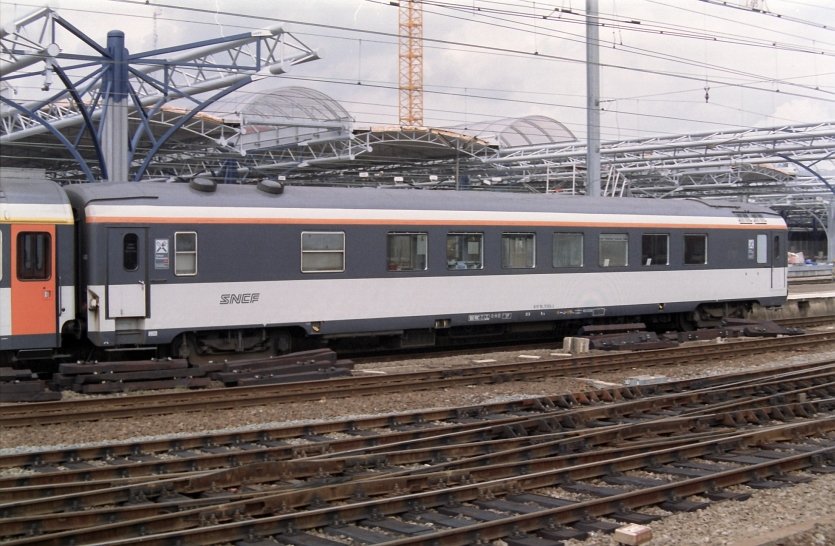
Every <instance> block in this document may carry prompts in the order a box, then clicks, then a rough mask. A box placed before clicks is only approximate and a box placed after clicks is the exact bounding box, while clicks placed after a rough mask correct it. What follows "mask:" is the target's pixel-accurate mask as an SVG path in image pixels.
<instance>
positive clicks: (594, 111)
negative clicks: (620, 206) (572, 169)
mask: <svg viewBox="0 0 835 546" xmlns="http://www.w3.org/2000/svg"><path fill="white" fill-rule="evenodd" d="M597 25H598V18H597V0H586V128H587V131H588V136H587V141H588V147H587V151H586V195H588V196H593V197H597V196H599V195H600V51H599V49H598V44H599V39H598V34H599V32H598V27H597Z"/></svg>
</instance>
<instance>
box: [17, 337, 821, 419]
mask: <svg viewBox="0 0 835 546" xmlns="http://www.w3.org/2000/svg"><path fill="white" fill-rule="evenodd" d="M832 341H835V332H818V333H812V334H804V335H799V336H791V337H783V338H767V339H756V340H746V341H734V342H728V343H723V344H717V345H700V346H698V347H697V348H693V347H675V348H671V349H658V350H653V351H642V352H641V353H640V354H634V353H628V354H624V353H617V354H607V355H589V356H582V357H577V358H572V359H560V360H545V361H537V362H535V363H532V362H516V363H511V364H498V365H490V366H479V367H477V368H470V369H447V370H434V371H428V372H412V373H399V374H392V375H385V376H374V377H348V378H336V379H328V380H320V381H312V382H306V383H293V384H282V385H260V386H255V387H231V388H224V389H208V390H198V391H190V392H187V393H176V394H175V393H164V394H152V395H138V396H130V397H120V398H104V399H98V398H97V399H84V400H67V401H57V402H34V403H26V404H20V405H15V406H3V407H0V426H3V427H12V426H26V425H42V424H50V423H65V422H77V421H91V420H92V421H94V420H101V419H103V418H124V417H135V416H148V415H158V414H164V413H173V412H186V411H199V410H207V409H228V408H233V407H242V406H253V405H261V404H266V403H270V404H277V403H289V402H304V401H310V400H320V399H323V398H327V399H336V398H344V397H348V396H369V395H378V394H380V393H381V392H386V393H397V392H405V391H414V390H430V389H434V388H438V387H439V386H443V387H449V386H452V385H471V384H479V383H497V382H505V381H519V380H523V379H525V380H532V379H536V378H541V377H546V376H547V377H559V376H566V375H571V376H577V375H583V374H588V373H599V372H604V371H612V370H620V369H622V368H624V367H626V366H630V367H631V366H635V365H640V366H642V367H650V366H662V365H669V364H681V363H687V362H697V361H704V360H709V359H711V358H716V357H723V358H727V357H730V356H735V355H739V354H750V353H752V352H754V351H766V350H785V349H789V348H793V347H798V346H813V345H817V344H822V343H829V342H832Z"/></svg>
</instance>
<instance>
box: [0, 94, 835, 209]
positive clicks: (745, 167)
mask: <svg viewBox="0 0 835 546" xmlns="http://www.w3.org/2000/svg"><path fill="white" fill-rule="evenodd" d="M184 106H189V105H182V104H178V103H170V104H168V105H165V106H163V107H162V108H160V109H159V110H157V111H155V112H153V113H152V114H151V116H150V124H149V125H150V127H151V131H152V132H153V138H154V139H159V138H160V137H161V136H162V135H163V134H165V133H166V132H168V131H169V130H170V129H171V128H172V127H173V126H175V125H176V124H178V123H181V122H183V120H186V121H185V122H184V123H182V125H181V126H180V127H179V128H178V129H177V130H176V131H175V132H174V134H173V135H172V136H171V138H169V140H168V141H167V142H166V143H165V145H164V146H163V147H162V148H161V149H160V151H159V152H158V153H156V154H155V155H154V157H153V158H152V159H151V160H150V162H149V164H148V168H147V170H146V172H145V174H144V175H143V177H144V178H170V177H185V178H188V177H192V176H198V175H200V176H210V177H215V178H217V179H218V180H219V181H222V182H228V183H246V182H248V181H250V180H253V179H257V178H264V177H268V178H280V179H283V180H285V181H286V182H287V183H291V184H307V185H314V184H315V185H344V186H368V185H375V186H376V185H393V186H409V187H432V188H468V189H484V190H487V189H489V190H505V191H537V192H553V191H560V192H572V193H583V192H584V188H585V161H586V146H585V143H583V142H578V141H577V140H576V138H575V136H574V135H573V134H572V133H571V131H569V130H568V129H567V128H566V127H565V125H563V124H562V123H560V122H559V121H557V120H555V119H552V118H550V117H547V116H543V115H530V116H524V117H518V118H503V119H497V120H492V121H488V122H478V123H470V124H466V125H458V126H453V127H447V128H434V127H402V126H387V127H365V128H358V127H356V123H355V120H354V119H353V118H352V116H351V115H350V113H349V112H348V111H347V110H346V109H345V108H344V107H343V106H342V105H341V104H340V103H339V102H338V101H336V100H335V99H333V98H332V97H329V96H328V95H326V94H324V93H321V92H319V91H317V90H314V89H310V88H305V87H299V86H290V87H281V88H275V89H271V90H267V91H263V90H262V91H258V92H247V91H240V90H239V91H237V92H235V93H233V94H230V95H228V96H227V97H225V98H223V99H221V100H218V101H217V102H215V103H212V104H210V105H208V106H206V107H205V108H204V109H202V110H201V111H199V112H197V113H194V112H193V111H192V110H190V109H189V108H187V107H184ZM49 109H50V110H49V115H50V116H51V119H60V117H61V116H62V115H71V114H74V115H76V116H77V112H74V111H73V108H72V105H71V104H69V103H63V104H52V105H49ZM129 123H130V124H131V127H130V130H131V134H133V132H134V131H135V129H136V127H138V126H139V119H138V115H137V114H136V112H134V113H133V114H132V115H131V118H130V120H129ZM63 131H64V133H65V135H66V137H67V139H68V140H70V141H73V142H76V147H77V149H78V150H79V152H80V153H81V154H82V155H83V156H84V157H85V158H86V159H87V160H88V161H89V162H91V164H95V161H96V158H95V154H94V153H93V151H94V150H93V146H92V145H91V143H90V141H89V138H88V137H85V136H84V135H83V134H82V136H81V137H80V138H78V137H75V136H73V134H72V132H71V131H70V130H63ZM76 133H78V130H77V128H76ZM147 140H149V139H145V141H140V142H138V143H137V144H136V149H135V151H134V163H133V164H134V165H136V164H137V163H138V162H139V161H142V160H144V159H145V158H146V157H147V153H148V150H149V148H150V147H149V145H148V143H147ZM601 156H602V161H601V162H602V169H601V170H602V172H603V176H604V178H605V180H603V181H602V182H601V186H603V188H604V191H605V193H606V194H607V195H614V196H616V195H637V196H643V197H699V198H713V197H721V198H723V199H729V198H730V199H745V200H749V201H756V202H759V203H763V204H767V205H771V206H774V207H776V208H779V209H782V210H784V211H786V216H787V218H791V216H792V215H796V216H797V217H798V218H801V220H798V221H806V222H809V221H810V219H814V218H815V217H819V218H820V217H823V218H825V217H826V212H825V210H824V207H825V206H826V204H827V203H828V202H829V201H831V200H832V195H833V190H832V187H831V186H832V184H830V183H829V180H830V179H831V178H832V174H831V173H823V174H820V173H817V172H816V171H815V168H817V166H818V165H819V164H823V163H821V162H825V161H826V160H827V159H831V158H832V157H835V123H830V122H824V123H815V124H805V125H800V126H781V127H771V128H764V129H745V130H740V131H728V132H716V133H702V134H693V135H676V136H671V137H666V138H647V139H636V140H624V141H610V142H603V143H602V145H601ZM0 157H2V163H3V166H4V167H35V168H40V169H45V171H46V173H47V176H49V177H51V178H54V179H56V180H59V181H65V182H78V181H83V180H84V177H83V175H82V173H81V171H80V170H79V168H78V165H77V163H76V162H75V160H74V159H73V157H72V155H71V154H70V153H67V151H66V149H65V147H64V146H62V145H61V144H60V143H59V142H58V140H57V139H55V138H54V136H53V135H51V134H50V133H48V132H41V133H39V134H36V135H33V136H28V135H27V136H26V137H25V138H14V139H12V141H11V142H9V143H4V145H3V147H2V150H0ZM812 173H815V174H812ZM812 223H814V221H813V220H812Z"/></svg>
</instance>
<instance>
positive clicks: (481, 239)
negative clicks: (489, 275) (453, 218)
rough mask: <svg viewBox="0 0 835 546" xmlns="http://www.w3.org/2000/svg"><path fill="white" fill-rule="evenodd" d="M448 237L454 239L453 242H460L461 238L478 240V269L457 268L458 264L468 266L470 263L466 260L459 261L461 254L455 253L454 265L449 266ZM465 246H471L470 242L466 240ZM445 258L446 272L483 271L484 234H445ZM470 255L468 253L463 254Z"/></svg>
mask: <svg viewBox="0 0 835 546" xmlns="http://www.w3.org/2000/svg"><path fill="white" fill-rule="evenodd" d="M450 237H454V238H455V241H461V240H462V237H477V238H478V262H477V263H478V267H459V265H460V264H465V265H466V264H468V263H472V262H471V261H470V260H466V259H459V256H461V253H460V252H458V253H456V256H455V257H454V261H455V264H454V265H452V264H450V260H451V258H450V247H449V243H450ZM466 243H467V245H468V246H469V245H470V244H472V241H469V240H466ZM446 244H447V248H446V258H447V271H472V270H481V269H484V233H483V232H480V231H450V232H447V234H446ZM466 255H472V254H471V253H470V252H467V253H466V254H464V256H466Z"/></svg>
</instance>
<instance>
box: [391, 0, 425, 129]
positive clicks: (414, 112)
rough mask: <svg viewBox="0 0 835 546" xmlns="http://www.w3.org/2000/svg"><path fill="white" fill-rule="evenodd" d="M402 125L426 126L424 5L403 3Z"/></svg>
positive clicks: (400, 34)
mask: <svg viewBox="0 0 835 546" xmlns="http://www.w3.org/2000/svg"><path fill="white" fill-rule="evenodd" d="M397 34H398V37H399V40H398V45H399V48H398V51H399V60H400V81H399V83H400V95H399V103H400V125H401V126H402V127H422V126H423V5H422V3H421V2H420V0H401V2H400V7H399V14H398V32H397Z"/></svg>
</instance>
